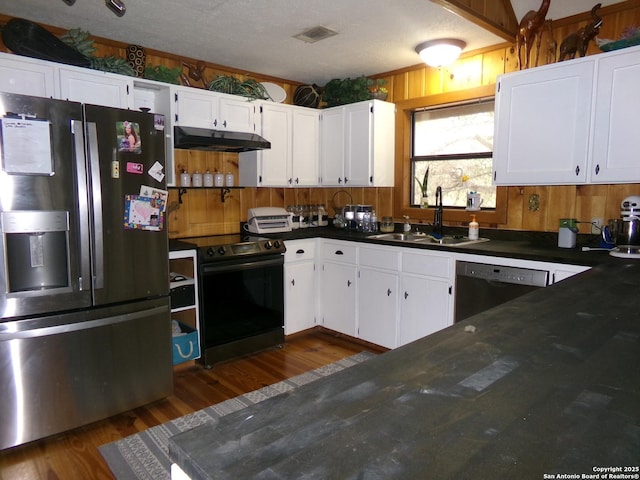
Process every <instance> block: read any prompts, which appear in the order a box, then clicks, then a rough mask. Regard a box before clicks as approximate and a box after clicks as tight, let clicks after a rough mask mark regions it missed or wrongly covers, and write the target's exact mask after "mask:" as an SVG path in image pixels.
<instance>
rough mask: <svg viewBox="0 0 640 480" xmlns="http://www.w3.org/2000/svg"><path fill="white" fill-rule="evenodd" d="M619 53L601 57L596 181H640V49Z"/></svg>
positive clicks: (594, 163) (595, 132)
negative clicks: (639, 131) (639, 132)
mask: <svg viewBox="0 0 640 480" xmlns="http://www.w3.org/2000/svg"><path fill="white" fill-rule="evenodd" d="M616 53H617V54H615V55H610V56H605V57H604V58H600V59H599V60H598V74H597V81H596V95H595V107H594V108H595V112H594V118H595V121H594V130H593V155H592V158H593V161H592V165H591V181H593V182H604V183H614V182H622V183H629V182H638V181H640V162H639V161H638V152H640V135H638V128H637V124H638V120H637V119H638V112H640V89H639V88H638V85H640V49H633V50H630V51H620V52H619V53H618V52H616Z"/></svg>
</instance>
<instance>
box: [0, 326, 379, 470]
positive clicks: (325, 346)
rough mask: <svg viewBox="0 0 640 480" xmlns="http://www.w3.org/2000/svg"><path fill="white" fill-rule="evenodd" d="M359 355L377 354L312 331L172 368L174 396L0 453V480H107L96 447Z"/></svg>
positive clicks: (364, 347) (320, 331)
mask: <svg viewBox="0 0 640 480" xmlns="http://www.w3.org/2000/svg"><path fill="white" fill-rule="evenodd" d="M361 351H371V352H376V353H380V352H381V351H382V350H380V349H377V348H376V347H373V346H370V345H363V344H360V343H357V342H353V341H351V340H349V339H345V338H342V337H340V336H337V335H333V334H331V333H329V332H325V331H322V330H313V331H310V332H305V333H302V334H299V335H296V336H293V337H289V338H287V340H286V342H285V345H284V346H283V348H277V349H272V350H268V351H264V352H261V353H258V354H255V355H252V356H249V357H246V358H241V359H238V360H233V361H229V362H225V363H221V364H219V365H215V366H214V367H213V368H211V369H210V370H205V369H203V368H202V367H201V366H200V365H198V364H195V365H193V363H191V364H188V365H187V366H184V367H177V368H176V369H175V370H174V394H173V395H172V396H171V397H169V398H167V399H164V400H160V401H158V402H155V403H153V404H151V405H147V406H144V407H141V408H137V409H135V410H132V411H129V412H126V413H123V414H120V415H116V416H115V417H111V418H109V419H106V420H103V421H100V422H96V423H93V424H91V425H88V426H85V427H81V428H78V429H75V430H72V431H70V432H67V433H64V434H60V435H54V436H52V437H49V438H46V439H44V440H39V441H36V442H32V443H30V444H27V445H22V446H19V447H16V448H13V449H9V450H5V451H2V452H0V480H40V479H42V480H76V479H77V480H92V479H112V478H113V476H112V475H111V472H110V470H109V468H108V467H107V464H106V463H105V462H104V460H103V459H102V456H101V455H100V453H99V452H98V447H99V446H100V445H102V444H105V443H108V442H112V441H114V440H118V439H120V438H123V437H126V436H128V435H131V434H133V433H136V432H139V431H142V430H145V429H147V428H149V427H153V426H155V425H159V424H161V423H164V422H167V421H169V420H172V419H174V418H177V417H180V416H182V415H186V414H187V413H191V412H194V411H196V410H200V409H202V408H204V407H207V406H209V405H213V404H215V403H218V402H222V401H223V400H226V399H229V398H233V397H235V396H237V395H241V394H243V393H247V392H250V391H252V390H256V389H258V388H262V387H263V386H266V385H271V384H273V383H276V382H279V381H281V380H284V379H286V378H289V377H293V376H295V375H299V374H301V373H304V372H307V371H309V370H313V369H314V368H318V367H321V366H322V365H326V364H329V363H332V362H335V361H337V360H340V359H341V358H345V357H348V356H350V355H353V354H355V353H358V352H361ZM0 398H1V397H0ZM43 401H45V400H44V399H43ZM0 408H2V407H1V405H0ZM0 428H2V426H0Z"/></svg>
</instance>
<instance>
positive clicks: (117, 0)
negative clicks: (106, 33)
mask: <svg viewBox="0 0 640 480" xmlns="http://www.w3.org/2000/svg"><path fill="white" fill-rule="evenodd" d="M104 3H105V5H106V6H107V8H109V10H111V11H112V12H113V13H115V14H116V15H117V16H119V17H122V16H123V15H124V14H125V13H127V7H126V6H125V4H124V3H122V0H104Z"/></svg>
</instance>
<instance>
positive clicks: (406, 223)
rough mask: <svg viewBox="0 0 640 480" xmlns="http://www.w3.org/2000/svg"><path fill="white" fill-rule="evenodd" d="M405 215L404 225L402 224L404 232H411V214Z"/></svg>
mask: <svg viewBox="0 0 640 480" xmlns="http://www.w3.org/2000/svg"><path fill="white" fill-rule="evenodd" d="M403 217H404V225H403V226H402V231H403V232H410V231H411V224H410V223H409V216H408V215H403Z"/></svg>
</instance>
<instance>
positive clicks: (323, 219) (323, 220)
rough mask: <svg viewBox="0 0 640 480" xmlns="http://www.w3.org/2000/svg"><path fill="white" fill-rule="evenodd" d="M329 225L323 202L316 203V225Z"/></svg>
mask: <svg viewBox="0 0 640 480" xmlns="http://www.w3.org/2000/svg"><path fill="white" fill-rule="evenodd" d="M327 225H329V214H328V213H327V210H326V209H325V208H324V205H323V204H321V203H320V204H318V226H319V227H326V226H327Z"/></svg>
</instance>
